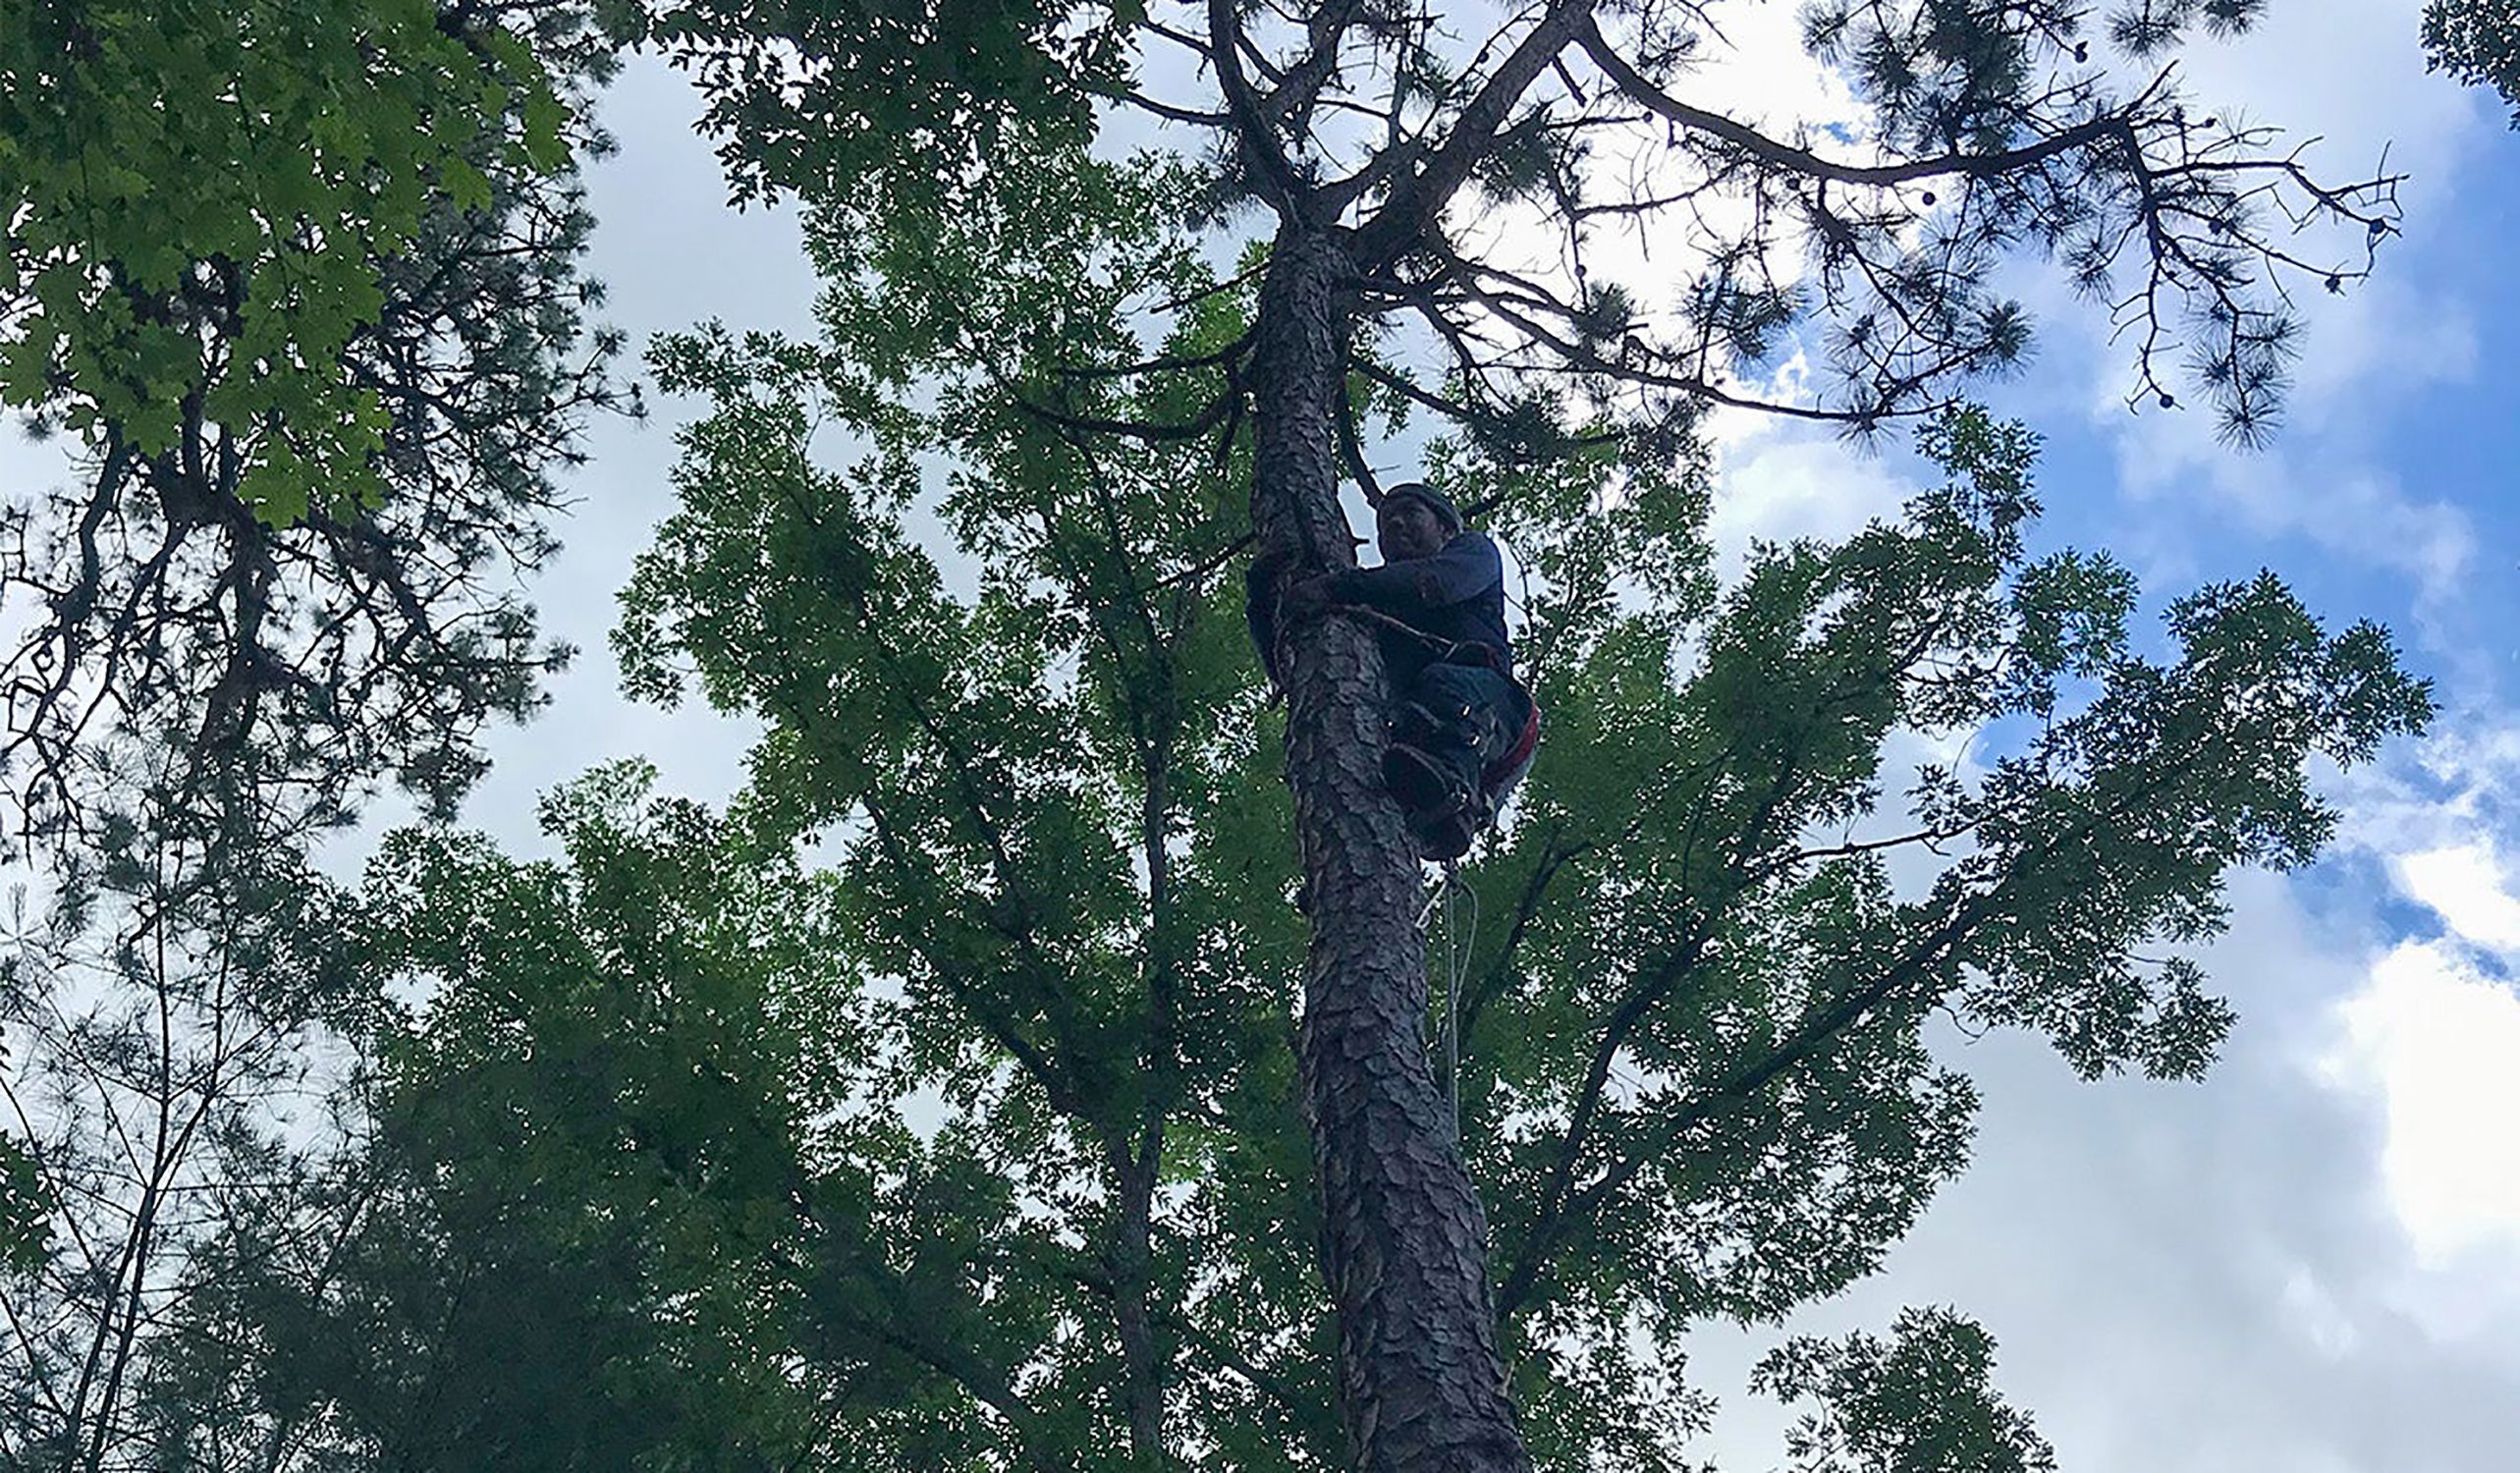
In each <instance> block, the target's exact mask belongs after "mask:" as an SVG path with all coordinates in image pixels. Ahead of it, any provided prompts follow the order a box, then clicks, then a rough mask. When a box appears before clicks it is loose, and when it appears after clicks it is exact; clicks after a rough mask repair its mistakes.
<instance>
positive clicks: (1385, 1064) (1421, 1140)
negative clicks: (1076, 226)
mask: <svg viewBox="0 0 2520 1473" xmlns="http://www.w3.org/2000/svg"><path fill="white" fill-rule="evenodd" d="M1350 274H1351V272H1350V268H1349V264H1348V260H1347V256H1346V252H1345V249H1344V246H1343V244H1342V238H1341V236H1340V234H1339V233H1337V232H1336V231H1335V230H1334V229H1326V228H1325V229H1313V230H1304V229H1301V228H1289V229H1288V230H1287V232H1286V233H1285V234H1283V235H1282V236H1281V237H1280V239H1279V241H1278V244H1277V248H1276V252H1275V255H1274V258H1273V261H1272V264H1271V266H1270V268H1269V271H1268V274H1267V276H1266V278H1265V279H1264V281H1263V283H1262V287H1261V293H1260V304H1259V319H1258V322H1257V323H1256V324H1255V331H1254V341H1253V348H1252V357H1251V365H1250V371H1251V378H1250V386H1251V391H1252V396H1253V403H1252V416H1253V424H1254V439H1255V467H1254V474H1253V479H1252V492H1251V498H1252V507H1251V512H1252V524H1253V526H1254V528H1255V529H1256V530H1257V532H1258V534H1259V543H1260V547H1261V550H1262V551H1263V553H1264V554H1287V555H1288V559H1287V563H1286V564H1284V565H1282V566H1285V567H1287V570H1288V572H1287V576H1288V577H1300V576H1303V575H1305V574H1307V573H1312V572H1317V571H1320V570H1322V569H1327V568H1337V567H1342V566H1349V565H1352V564H1353V563H1354V561H1355V554H1354V546H1353V543H1352V542H1351V541H1350V533H1349V530H1348V526H1347V520H1346V518H1345V516H1344V514H1343V513H1342V511H1341V509H1340V505H1339V473H1338V468H1337V461H1336V452H1335V449H1334V446H1335V441H1334V438H1333V437H1334V435H1335V433H1336V426H1337V422H1338V421H1337V418H1336V416H1337V415H1338V414H1340V413H1341V412H1342V397H1343V395H1344V393H1345V372H1344V365H1345V360H1346V354H1345V349H1346V333H1347V323H1348V314H1349V310H1350V309H1349V307H1348V306H1347V304H1346V303H1345V301H1344V300H1343V299H1342V291H1343V287H1342V283H1343V281H1344V280H1345V279H1346V278H1347V277H1348V276H1349V275H1350ZM1286 637H1287V655H1288V668H1287V781H1288V784H1289V786H1290V787H1291V788H1292V789H1293V792H1294V811H1295V824H1296V830H1297V833H1298V835H1299V836H1300V840H1301V844H1302V847H1303V860H1304V897H1305V904H1306V908H1307V911H1308V913H1309V914H1310V916H1311V919H1312V947H1311V953H1310V955H1309V956H1308V958H1307V962H1306V967H1305V976H1304V1017H1303V1040H1302V1066H1303V1083H1304V1096H1305V1105H1306V1111H1307V1116H1308V1118H1309V1121H1310V1124H1311V1127H1312V1137H1313V1155H1314V1163H1315V1167H1316V1170H1317V1172H1318V1174H1319V1178H1320V1182H1321V1191H1322V1204H1323V1209H1324V1227H1323V1242H1322V1253H1323V1259H1324V1270H1325V1275H1326V1278H1327V1280H1328V1282H1329V1285H1330V1292H1331V1297H1332V1300H1333V1302H1334V1304H1335V1305H1336V1307H1337V1309H1338V1313H1339V1352H1340V1391H1341V1394H1342V1397H1343V1398H1344V1400H1345V1403H1346V1413H1347V1424H1348V1426H1349V1428H1350V1429H1351V1431H1352V1433H1353V1436H1354V1440H1355V1446H1354V1447H1353V1448H1352V1454H1353V1457H1354V1460H1355V1463H1356V1465H1357V1466H1358V1467H1361V1468H1364V1469H1368V1470H1371V1473H1439V1470H1440V1473H1528V1470H1529V1469H1530V1467H1531V1458H1530V1455H1529V1453H1527V1452H1526V1451H1525V1450H1524V1447H1523V1444H1522V1436H1521V1432H1520V1430H1519V1427H1518V1426H1517V1424H1516V1421H1515V1418H1514V1413H1513V1408H1512V1405H1511V1403H1510V1402H1508V1401H1507V1398H1506V1394H1505V1387H1504V1363H1503V1360H1502V1357H1501V1356H1500V1355H1499V1353H1498V1349H1497V1335H1496V1320H1495V1316H1494V1313H1493V1311H1492V1309H1491V1305H1490V1296H1489V1291H1488V1264H1487V1225H1486V1222H1485V1219H1484V1217H1483V1216H1482V1214H1481V1212H1480V1209H1479V1202H1478V1198H1477V1196H1476V1194H1475V1193H1474V1192H1473V1191H1472V1189H1471V1185H1470V1178H1469V1173H1468V1172H1467V1171H1466V1170H1465V1169H1464V1168H1463V1166H1462V1161H1461V1147H1460V1141H1459V1138H1458V1136H1457V1135H1456V1133H1455V1131H1454V1127H1453V1121H1452V1116H1451V1114H1450V1113H1449V1112H1448V1111H1447V1110H1446V1109H1445V1106H1444V1100H1443V1096H1442V1095H1441V1094H1440V1093H1439V1092H1438V1090H1437V1088H1436V1083H1435V1075H1434V1071H1433V1070H1432V1068H1431V1067H1430V1066H1429V1063H1428V1059H1427V1054H1426V1042H1425V1036H1424V1033H1423V1027H1424V1019H1425V1017H1426V1004H1427V984H1426V964H1425V944H1424V938H1423V937H1422V936H1421V934H1420V933H1419V931H1418V928H1417V916H1416V912H1417V908H1418V902H1419V899H1420V877H1421V873H1422V871H1421V869H1420V866H1419V861H1418V858H1417V852H1416V848H1415V846H1413V845H1412V844H1411V842H1410V840H1409V836H1408V832H1407V829H1406V827H1405V826H1404V824H1403V823H1402V821H1401V818H1400V815H1399V811H1398V809H1397V807H1396V806H1395V805H1394V804H1393V803H1392V801H1391V799H1390V798H1389V796H1388V795H1387V794H1386V793H1385V791H1384V790H1383V785H1382V778H1381V771H1380V757H1381V750H1382V740H1383V721H1384V711H1385V706H1386V702H1387V695H1386V681H1385V676H1384V672H1383V661H1382V653H1381V651H1380V649H1379V648H1378V647H1377V645H1376V643H1375V640H1374V636H1373V633H1372V631H1371V630H1370V629H1368V628H1367V627H1364V626H1363V625H1361V624H1359V623H1357V622H1356V621H1353V620H1348V619H1342V618H1339V617H1336V616H1333V617H1329V618H1324V619H1319V620H1312V621H1306V622H1302V623H1299V624H1297V625H1296V626H1294V627H1291V628H1289V629H1288V630H1287V636H1286Z"/></svg>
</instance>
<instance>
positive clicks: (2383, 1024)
mask: <svg viewBox="0 0 2520 1473" xmlns="http://www.w3.org/2000/svg"><path fill="white" fill-rule="evenodd" d="M2506 899H2507V898H2506ZM2338 1017H2339V1021H2340V1023H2341V1024H2342V1033H2343V1037H2342V1039H2341V1045H2340V1047H2339V1048H2338V1050H2337V1051H2336V1052H2335V1053H2334V1054H2333V1055H2331V1056H2330V1058H2329V1059H2328V1061H2327V1072H2328V1077H2329V1078H2330V1080H2331V1082H2334V1083H2338V1084H2342V1085H2344V1086H2346V1087H2348V1088H2351V1089H2355V1090H2357V1091H2359V1092H2362V1093H2364V1094H2366V1095H2369V1096H2372V1097H2374V1098H2376V1099H2377V1101H2378V1103H2379V1105H2380V1109H2381V1114H2382V1118H2383V1122H2384V1135H2383V1142H2382V1147H2381V1178H2382V1182H2383V1187H2384V1189H2385V1192H2386V1195H2387V1200H2388V1204H2389V1206H2390V1208H2391V1210H2392V1211H2393V1212H2394V1213H2395V1215H2396V1217H2397V1221H2398V1224H2399V1226H2400V1227H2403V1228H2404V1230H2405V1232H2406V1235H2407V1239H2408V1241H2409V1243H2410V1244H2411V1245H2412V1246H2413V1248H2414V1250H2415V1254H2416V1258H2417V1262H2418V1263H2419V1264H2420V1265H2421V1266H2422V1267H2423V1268H2424V1269H2426V1270H2428V1271H2433V1272H2449V1271H2461V1272H2462V1277H2463V1278H2465V1279H2467V1280H2468V1282H2469V1283H2470V1285H2471V1286H2472V1287H2482V1286H2484V1285H2485V1284H2488V1283H2492V1282H2497V1281H2499V1282H2511V1281H2513V1280H2514V1278H2515V1276H2520V1256H2513V1257H2504V1255H2520V1131H2514V1130H2513V1129H2512V1128H2511V1122H2512V1121H2513V1120H2514V1119H2515V1118H2520V997H2515V996H2513V994H2512V992H2511V990H2510V989H2509V988H2507V987H2505V986H2503V985H2502V984H2501V983H2499V982H2497V981H2495V980H2493V978H2491V977H2488V976H2486V975H2485V974H2484V973H2482V972H2481V971H2480V970H2478V968H2477V967H2476V966H2475V964H2474V963H2473V962H2472V961H2470V960H2469V959H2468V958H2467V957H2466V956H2464V955H2461V954H2460V953H2459V952H2458V951H2457V950H2456V949H2455V948H2453V947H2450V946H2447V945H2443V944H2440V943H2435V942H2407V943H2404V944H2401V945H2399V946H2398V947H2396V948H2394V949H2393V950H2391V951H2390V952H2389V953H2388V954H2387V955H2384V956H2383V957H2382V958H2381V959H2380V961H2379V962H2378V963H2377V964H2376V965H2375V966H2373V968H2372V971H2371V979H2370V983H2369V985H2368V986H2367V987H2366V988H2365V989H2364V991H2363V992H2362V993H2361V994H2360V995H2358V996H2357V997H2355V998H2353V999H2352V1000H2351V1001H2349V1002H2347V1003H2346V1004H2345V1005H2344V1006H2343V1007H2342V1008H2341V1009H2339V1010H2338ZM2483 1250H2495V1252H2494V1256H2495V1257H2502V1258H2503V1262H2502V1263H2501V1264H2500V1265H2499V1268H2500V1272H2499V1273H2496V1272H2495V1267H2496V1266H2494V1265H2493V1264H2490V1263H2480V1262H2478V1261H2477V1260H2478V1258H2479V1256H2480V1254H2481V1252H2483Z"/></svg>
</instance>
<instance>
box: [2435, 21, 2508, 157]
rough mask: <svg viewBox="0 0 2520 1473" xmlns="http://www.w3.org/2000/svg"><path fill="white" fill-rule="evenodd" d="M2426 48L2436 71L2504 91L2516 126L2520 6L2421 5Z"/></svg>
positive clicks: (2473, 83) (2504, 98) (2476, 84)
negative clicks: (2422, 6) (2422, 7)
mask: <svg viewBox="0 0 2520 1473" xmlns="http://www.w3.org/2000/svg"><path fill="white" fill-rule="evenodd" d="M2424 50H2425V53H2426V54H2427V55H2428V56H2429V57H2430V58H2431V59H2432V65H2433V68H2434V70H2435V71H2440V72H2447V73H2449V74H2450V75H2451V76H2452V77H2455V78H2457V79H2458V80H2459V81H2461V82H2466V83H2467V84H2468V85H2470V86H2485V85H2489V84H2490V85H2492V86H2493V88H2494V89H2495V90H2496V91H2499V92H2500V93H2502V98H2503V100H2504V101H2505V102H2508V103H2509V104H2510V105H2511V126H2512V127H2513V128H2520V7H2515V6H2513V5H2512V3H2511V0H2432V3H2431V4H2429V5H2427V6H2425V7H2424Z"/></svg>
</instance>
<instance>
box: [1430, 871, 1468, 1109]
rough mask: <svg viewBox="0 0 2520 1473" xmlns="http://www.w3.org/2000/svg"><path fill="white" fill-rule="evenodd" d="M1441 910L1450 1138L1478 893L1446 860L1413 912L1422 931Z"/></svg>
mask: <svg viewBox="0 0 2520 1473" xmlns="http://www.w3.org/2000/svg"><path fill="white" fill-rule="evenodd" d="M1465 894H1466V895H1467V896H1468V898H1469V908H1470V925H1469V928H1468V930H1467V931H1466V932H1464V931H1463V929H1462V927H1461V924H1460V911H1461V900H1462V897H1463V896H1464V895H1465ZM1439 905H1441V906H1442V907H1443V910H1444V937H1443V940H1444V951H1443V955H1444V1090H1445V1096H1446V1103H1447V1104H1449V1105H1450V1106H1451V1107H1452V1137H1453V1139H1455V1140H1458V1139H1460V1136H1461V984H1462V978H1463V974H1464V973H1466V972H1467V971H1468V970H1469V964H1470V953H1471V950H1472V948H1474V947H1475V946H1476V945H1477V944H1478V939H1479V893H1478V891H1477V890H1475V889H1471V890H1466V891H1465V890H1464V888H1463V887H1462V885H1461V884H1460V865H1459V862H1458V861H1457V860H1447V861H1445V865H1444V878H1443V879H1441V880H1438V881H1437V882H1436V884H1435V894H1433V895H1431V896H1429V897H1427V900H1426V907H1425V908H1424V909H1422V910H1420V911H1419V912H1418V914H1417V923H1418V927H1419V929H1421V930H1423V929H1424V928H1425V926H1426V922H1427V920H1428V918H1429V917H1430V916H1432V915H1433V914H1434V913H1435V910H1436V907H1437V906H1439Z"/></svg>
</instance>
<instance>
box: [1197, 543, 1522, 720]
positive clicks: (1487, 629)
mask: <svg viewBox="0 0 2520 1473" xmlns="http://www.w3.org/2000/svg"><path fill="white" fill-rule="evenodd" d="M1275 586H1276V581H1275V579H1274V578H1273V577H1271V576H1270V575H1269V573H1268V572H1267V571H1264V570H1262V569H1260V568H1257V567H1255V568H1253V569H1252V571H1251V576H1250V581H1249V584H1248V591H1249V593H1250V598H1249V601H1248V603H1247V604H1246V605H1245V612H1246V613H1247V615H1248V616H1249V619H1250V622H1251V638H1252V642H1254V643H1256V644H1258V645H1259V646H1260V654H1261V658H1262V660H1263V661H1264V662H1270V664H1271V670H1270V674H1271V675H1272V676H1275V675H1276V674H1277V671H1276V668H1275V664H1274V659H1275V651H1276V649H1277V608H1276V604H1275V600H1274V596H1273V594H1272V592H1271V590H1272V589H1274V588H1275ZM1331 593H1332V596H1333V597H1335V598H1337V599H1338V600H1339V601H1340V602H1342V603H1353V604H1363V605H1365V606H1366V607H1368V608H1371V609H1376V610H1379V611H1380V612H1382V613H1384V614H1388V615H1390V616H1391V617H1392V618H1394V619H1397V620H1398V621H1399V622H1400V623H1402V624H1404V625H1407V626H1408V627H1410V628H1413V629H1416V630H1417V631H1418V632H1419V633H1421V634H1425V635H1427V636H1429V637H1427V638H1423V639H1421V638H1417V637H1414V636H1412V635H1409V634H1406V633H1403V632H1401V631H1400V630H1398V629H1393V628H1383V629H1380V630H1379V632H1380V635H1381V638H1382V644H1383V659H1384V661H1385V663H1387V664H1388V665H1389V666H1390V667H1391V672H1392V679H1393V681H1394V682H1397V683H1400V684H1406V683H1407V682H1410V681H1413V680H1415V679H1416V678H1417V674H1418V672H1420V671H1422V670H1424V669H1425V668H1426V667H1427V666H1429V665H1432V664H1435V663H1436V662H1438V661H1440V660H1449V661H1451V662H1452V663H1456V664H1464V665H1491V666H1493V667H1494V668H1495V669H1496V670H1497V671H1498V672H1499V673H1500V674H1504V675H1508V676H1509V675H1511V674H1512V667H1513V643H1512V640H1511V638H1510V637H1509V636H1508V635H1507V633H1506V627H1505V560H1504V559H1503V558H1502V557H1500V556H1499V555H1498V553H1497V545H1496V544H1495V543H1494V542H1491V541H1489V540H1488V538H1487V537H1486V535H1485V534H1483V533H1480V532H1470V531H1463V532H1455V533H1453V534H1452V541H1450V542H1447V543H1445V544H1444V547H1443V549H1442V550H1441V551H1439V552H1438V553H1436V554H1435V555H1434V556H1433V557H1431V558H1410V559H1406V560H1404V561H1401V562H1398V563H1386V564H1384V565H1383V566H1381V567H1380V568H1351V569H1346V570H1342V572H1340V573H1334V574H1333V575H1332V579H1331Z"/></svg>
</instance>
